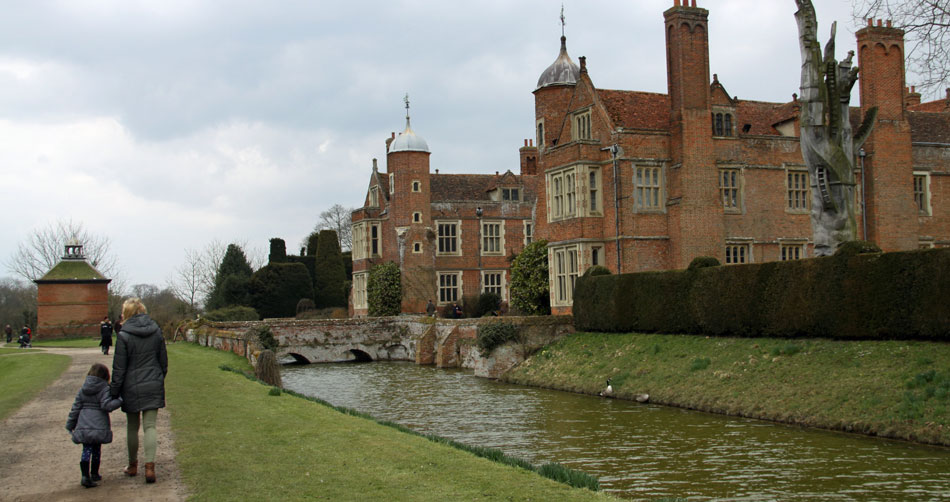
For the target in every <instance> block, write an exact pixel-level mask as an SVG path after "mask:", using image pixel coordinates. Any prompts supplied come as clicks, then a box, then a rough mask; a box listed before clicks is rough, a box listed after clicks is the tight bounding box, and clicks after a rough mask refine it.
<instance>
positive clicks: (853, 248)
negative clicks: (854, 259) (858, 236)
mask: <svg viewBox="0 0 950 502" xmlns="http://www.w3.org/2000/svg"><path fill="white" fill-rule="evenodd" d="M880 252H881V248H879V247H877V244H875V243H873V242H868V241H848V242H842V243H841V245H839V246H838V249H835V256H854V255H858V254H866V253H880Z"/></svg>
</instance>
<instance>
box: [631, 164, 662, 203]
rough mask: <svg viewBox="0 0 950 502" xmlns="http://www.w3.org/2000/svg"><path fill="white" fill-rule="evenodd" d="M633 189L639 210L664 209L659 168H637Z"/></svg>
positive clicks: (635, 169)
mask: <svg viewBox="0 0 950 502" xmlns="http://www.w3.org/2000/svg"><path fill="white" fill-rule="evenodd" d="M633 187H634V188H633V190H634V204H636V207H637V209H654V210H655V209H662V206H661V204H662V202H663V197H662V196H661V192H660V168H659V167H651V166H636V167H635V168H634V176H633Z"/></svg>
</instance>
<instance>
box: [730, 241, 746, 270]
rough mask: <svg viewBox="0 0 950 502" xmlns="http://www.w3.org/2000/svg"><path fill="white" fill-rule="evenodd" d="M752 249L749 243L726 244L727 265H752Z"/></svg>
mask: <svg viewBox="0 0 950 502" xmlns="http://www.w3.org/2000/svg"><path fill="white" fill-rule="evenodd" d="M751 253H752V249H751V246H750V245H749V244H748V243H735V242H730V243H726V265H736V264H739V263H752V254H751Z"/></svg>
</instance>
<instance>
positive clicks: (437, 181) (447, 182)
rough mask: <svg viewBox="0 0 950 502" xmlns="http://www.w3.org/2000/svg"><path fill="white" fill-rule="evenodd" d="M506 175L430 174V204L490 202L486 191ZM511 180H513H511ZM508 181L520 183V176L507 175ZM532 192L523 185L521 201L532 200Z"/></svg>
mask: <svg viewBox="0 0 950 502" xmlns="http://www.w3.org/2000/svg"><path fill="white" fill-rule="evenodd" d="M506 175H508V173H505V174H501V175H494V174H430V175H429V189H430V190H431V192H432V198H431V201H432V202H448V201H466V200H470V201H482V200H491V197H489V195H488V191H489V190H491V189H493V188H495V187H496V186H497V185H498V184H499V181H500V180H501V179H502V178H505V177H506ZM512 178H513V179H512ZM509 180H510V181H511V182H515V183H521V182H522V179H521V177H520V176H514V175H509V177H508V178H507V179H505V182H506V183H508V182H509ZM532 191H533V190H530V189H529V186H528V184H525V189H524V191H523V200H526V201H528V200H533V199H534V197H535V194H534V193H530V192H532Z"/></svg>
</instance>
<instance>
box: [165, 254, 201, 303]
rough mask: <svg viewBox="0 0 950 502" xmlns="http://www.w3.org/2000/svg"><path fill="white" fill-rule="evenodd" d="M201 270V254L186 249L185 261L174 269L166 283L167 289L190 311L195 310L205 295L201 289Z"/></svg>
mask: <svg viewBox="0 0 950 502" xmlns="http://www.w3.org/2000/svg"><path fill="white" fill-rule="evenodd" d="M203 270H204V269H203V263H202V254H201V253H199V252H198V251H195V250H194V249H186V250H185V261H184V262H183V263H182V264H181V265H179V266H178V267H177V268H175V271H174V272H173V274H172V276H171V277H169V278H168V280H167V281H166V282H167V284H168V289H170V290H171V291H172V292H174V293H175V296H177V297H178V298H179V299H180V300H181V301H183V302H185V303H187V304H188V306H189V307H190V308H191V309H192V310H194V309H196V308H197V304H198V302H199V301H200V299H201V298H202V297H203V295H204V294H205V292H204V290H203V289H202V287H203V286H202V284H203V283H202V273H203Z"/></svg>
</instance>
